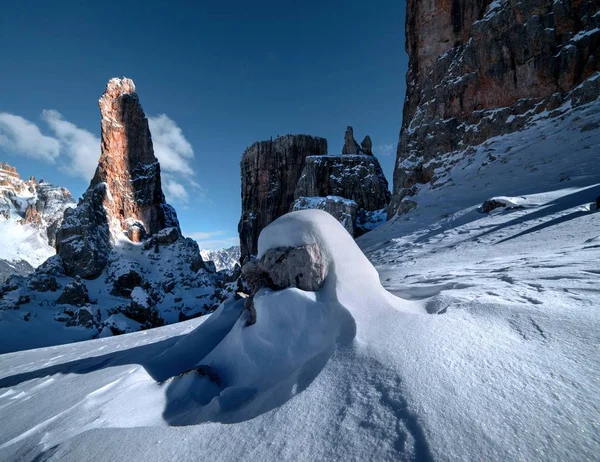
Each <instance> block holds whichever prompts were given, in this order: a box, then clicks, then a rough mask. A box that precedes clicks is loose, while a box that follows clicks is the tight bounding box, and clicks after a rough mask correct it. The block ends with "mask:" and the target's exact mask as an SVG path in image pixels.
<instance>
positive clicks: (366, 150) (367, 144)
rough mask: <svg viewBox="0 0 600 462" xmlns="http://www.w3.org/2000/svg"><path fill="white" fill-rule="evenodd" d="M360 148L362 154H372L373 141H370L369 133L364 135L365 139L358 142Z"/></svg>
mask: <svg viewBox="0 0 600 462" xmlns="http://www.w3.org/2000/svg"><path fill="white" fill-rule="evenodd" d="M360 150H361V151H362V153H363V154H366V155H368V156H372V155H373V142H372V141H371V137H370V136H369V135H367V136H365V139H364V140H362V143H360Z"/></svg>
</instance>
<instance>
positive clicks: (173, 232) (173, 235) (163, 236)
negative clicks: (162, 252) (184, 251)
mask: <svg viewBox="0 0 600 462" xmlns="http://www.w3.org/2000/svg"><path fill="white" fill-rule="evenodd" d="M180 237H181V231H179V228H178V227H177V228H175V227H172V228H165V229H163V230H161V231H159V232H158V233H156V235H155V236H154V239H155V240H156V242H158V243H159V244H172V243H173V242H175V241H176V240H177V239H179V238H180Z"/></svg>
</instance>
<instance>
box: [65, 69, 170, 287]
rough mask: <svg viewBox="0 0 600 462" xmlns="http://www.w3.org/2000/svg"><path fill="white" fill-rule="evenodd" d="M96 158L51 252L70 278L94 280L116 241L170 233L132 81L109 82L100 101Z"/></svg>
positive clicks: (156, 167)
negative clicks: (84, 188)
mask: <svg viewBox="0 0 600 462" xmlns="http://www.w3.org/2000/svg"><path fill="white" fill-rule="evenodd" d="M99 106H100V113H101V116H102V120H101V127H102V142H101V155H100V160H99V161H98V167H97V169H96V173H95V175H94V177H93V178H92V181H91V183H90V186H89V188H88V189H87V191H86V192H85V194H84V195H83V198H82V199H81V201H80V202H79V204H78V206H77V208H76V209H74V210H70V211H68V213H67V214H65V219H64V222H63V225H62V226H61V228H60V229H59V230H58V232H57V240H56V249H57V253H58V254H59V255H60V257H61V258H62V260H63V263H64V267H65V271H66V272H67V274H69V275H79V276H82V277H85V278H93V277H96V276H98V275H99V274H100V273H101V272H102V270H103V269H104V267H105V266H106V263H107V261H108V255H109V253H110V250H111V249H112V247H113V246H114V243H115V242H116V241H117V240H118V239H119V238H120V237H123V236H125V237H127V238H129V239H130V240H133V241H139V240H142V239H144V238H146V237H147V236H152V235H153V234H155V233H157V232H158V231H160V230H162V229H164V228H168V227H175V228H177V229H179V222H178V220H177V215H176V213H175V210H174V209H173V208H172V207H171V206H170V205H168V204H167V203H166V201H165V197H164V194H163V192H162V186H161V178H160V164H159V163H158V160H157V159H156V157H155V155H154V149H153V147H152V138H151V136H150V130H149V128H148V119H147V118H146V115H145V114H144V111H143V109H142V106H141V105H140V102H139V98H138V96H137V94H136V93H135V85H134V83H133V81H132V80H131V79H127V78H123V79H119V78H114V79H111V80H110V81H109V82H108V85H107V86H106V91H105V92H104V94H103V95H102V96H101V98H100V101H99Z"/></svg>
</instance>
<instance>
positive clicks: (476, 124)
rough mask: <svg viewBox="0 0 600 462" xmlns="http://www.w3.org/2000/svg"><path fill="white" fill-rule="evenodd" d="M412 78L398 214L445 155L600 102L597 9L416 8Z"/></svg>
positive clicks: (484, 2)
mask: <svg viewBox="0 0 600 462" xmlns="http://www.w3.org/2000/svg"><path fill="white" fill-rule="evenodd" d="M406 51H407V53H408V55H409V69H408V73H407V76H406V82H407V92H406V99H405V103H404V112H403V122H402V129H401V132H400V141H399V143H398V150H397V163H396V168H395V172H394V188H393V199H392V204H391V206H390V209H389V215H393V214H395V213H396V212H397V210H398V208H399V204H400V201H401V200H402V198H404V197H405V196H410V195H412V194H414V192H415V190H416V188H417V187H418V184H419V183H427V182H429V181H431V180H432V178H433V176H434V170H435V167H436V164H435V159H436V158H437V157H439V156H440V155H442V154H444V153H448V152H452V151H455V150H459V149H461V150H462V149H465V148H467V147H468V146H473V145H477V144H481V143H482V142H484V141H485V140H486V139H488V138H490V137H493V136H498V135H501V134H504V133H508V132H512V131H516V130H519V129H521V128H522V127H523V126H524V125H525V123H526V122H527V119H528V118H529V117H530V116H532V115H535V114H537V113H540V112H542V111H544V110H549V111H551V110H552V109H554V108H556V107H558V106H559V105H560V104H562V102H564V99H565V97H566V95H567V93H568V92H570V91H572V90H573V89H576V88H577V87H578V86H579V85H581V84H584V83H585V84H584V86H583V87H582V89H581V91H579V92H578V94H577V97H576V98H575V101H576V102H577V103H579V104H582V103H585V102H587V101H590V100H592V99H595V98H596V97H597V96H598V93H599V83H600V81H599V80H597V79H595V78H594V76H595V73H597V72H598V71H599V70H600V3H599V2H598V1H597V0H594V1H590V0H587V1H584V0H570V1H569V0H494V1H492V0H471V1H467V0H427V1H421V0H408V2H407V17H406Z"/></svg>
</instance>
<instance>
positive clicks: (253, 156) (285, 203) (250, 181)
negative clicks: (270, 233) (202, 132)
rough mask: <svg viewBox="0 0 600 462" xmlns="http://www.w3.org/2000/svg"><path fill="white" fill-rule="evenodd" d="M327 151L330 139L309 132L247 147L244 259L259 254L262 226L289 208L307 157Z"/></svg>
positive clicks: (242, 231) (242, 228) (241, 228)
mask: <svg viewBox="0 0 600 462" xmlns="http://www.w3.org/2000/svg"><path fill="white" fill-rule="evenodd" d="M324 154H327V140H326V139H325V138H319V137H313V136H309V135H285V136H281V137H279V138H276V139H275V140H270V141H260V142H256V143H254V144H252V145H251V146H250V147H249V148H247V149H246V151H245V152H244V154H243V156H242V161H241V163H240V168H241V176H242V216H241V219H240V222H239V225H238V231H239V233H240V247H241V249H240V251H241V260H242V262H243V261H244V259H245V258H247V257H248V256H249V255H255V254H256V251H257V243H258V235H259V234H260V232H261V230H262V229H263V228H264V227H265V226H267V225H268V224H269V223H271V222H272V221H273V220H275V219H276V218H279V217H280V216H282V215H284V214H286V213H288V212H289V211H290V207H291V205H292V203H293V202H294V192H295V190H296V184H297V183H298V179H299V178H300V175H301V174H302V170H303V169H304V164H305V159H306V157H307V156H311V155H317V156H319V155H324Z"/></svg>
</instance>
